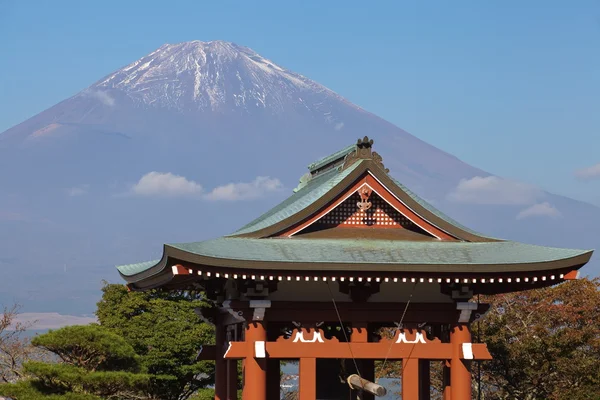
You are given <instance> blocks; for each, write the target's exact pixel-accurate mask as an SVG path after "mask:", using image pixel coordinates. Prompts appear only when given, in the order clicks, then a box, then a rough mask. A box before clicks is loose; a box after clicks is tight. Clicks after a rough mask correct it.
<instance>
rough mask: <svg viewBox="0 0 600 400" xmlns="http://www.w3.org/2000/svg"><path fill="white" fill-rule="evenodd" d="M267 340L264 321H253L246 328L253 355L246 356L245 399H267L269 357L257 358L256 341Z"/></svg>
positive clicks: (250, 350) (248, 343)
mask: <svg viewBox="0 0 600 400" xmlns="http://www.w3.org/2000/svg"><path fill="white" fill-rule="evenodd" d="M266 341H267V330H266V329H265V327H264V326H263V323H262V322H258V321H252V322H249V323H248V326H247V328H246V344H247V346H248V349H249V353H250V354H252V355H253V357H246V360H245V361H246V362H245V365H244V389H243V392H242V399H243V400H266V398H267V365H266V364H267V359H266V358H256V357H254V356H256V354H255V351H256V346H257V345H256V343H257V342H259V344H258V346H260V342H263V344H264V343H265V342H266Z"/></svg>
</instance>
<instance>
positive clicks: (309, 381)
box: [298, 358, 317, 400]
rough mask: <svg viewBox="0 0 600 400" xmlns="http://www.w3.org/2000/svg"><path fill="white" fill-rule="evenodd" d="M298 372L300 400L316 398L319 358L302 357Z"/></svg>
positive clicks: (313, 399)
mask: <svg viewBox="0 0 600 400" xmlns="http://www.w3.org/2000/svg"><path fill="white" fill-rule="evenodd" d="M298 372H299V374H298V375H299V381H300V382H298V388H299V389H300V393H299V394H300V396H299V400H315V399H316V398H317V360H316V359H315V358H301V359H300V367H299V371H298Z"/></svg>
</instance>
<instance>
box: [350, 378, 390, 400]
mask: <svg viewBox="0 0 600 400" xmlns="http://www.w3.org/2000/svg"><path fill="white" fill-rule="evenodd" d="M347 381H348V385H350V387H351V388H352V389H354V390H364V391H365V392H368V393H371V394H372V395H375V396H377V397H383V396H385V395H386V394H387V390H386V388H384V387H383V386H381V385H378V384H376V383H373V382H371V381H368V380H366V379H363V378H361V377H360V376H358V375H356V374H352V375H350V376H349V377H348V380H347Z"/></svg>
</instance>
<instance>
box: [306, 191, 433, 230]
mask: <svg viewBox="0 0 600 400" xmlns="http://www.w3.org/2000/svg"><path fill="white" fill-rule="evenodd" d="M363 188H365V189H366V188H367V186H363ZM371 192H372V191H371ZM367 204H368V206H367ZM314 225H317V226H320V227H323V228H333V227H341V228H343V227H350V228H384V229H385V228H387V229H394V228H395V229H408V230H411V231H413V232H418V233H421V234H426V235H427V232H425V231H424V230H423V229H421V228H419V227H418V226H417V225H416V224H414V223H413V222H412V221H411V220H409V219H408V218H406V217H405V216H404V215H402V214H401V213H400V212H398V210H396V209H395V208H394V207H392V206H391V205H390V204H389V203H388V202H386V201H385V200H384V199H382V198H381V197H379V195H378V194H377V193H374V192H372V193H371V195H370V196H369V197H368V198H367V202H365V203H363V200H362V199H361V194H360V193H359V191H357V192H355V193H354V194H352V195H351V196H350V197H348V198H347V199H346V200H344V202H342V203H341V204H340V205H338V206H337V207H335V208H334V209H333V210H331V211H329V212H328V213H327V214H325V215H324V216H322V217H321V218H320V219H319V220H317V221H316V222H315V223H314Z"/></svg>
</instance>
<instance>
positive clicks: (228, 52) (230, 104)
mask: <svg viewBox="0 0 600 400" xmlns="http://www.w3.org/2000/svg"><path fill="white" fill-rule="evenodd" d="M90 90H92V91H94V90H95V91H111V90H119V91H122V92H124V93H126V95H127V96H128V97H129V98H131V99H133V100H134V101H135V102H136V103H138V104H142V105H146V106H159V107H167V108H171V109H173V108H174V109H178V110H180V111H197V110H210V111H225V110H232V109H236V108H240V109H244V110H247V111H250V110H251V109H253V108H264V109H270V110H271V111H273V112H278V111H279V112H280V111H283V110H285V109H286V107H289V106H294V107H295V106H302V107H307V106H308V107H310V106H311V104H308V105H307V104H306V103H305V102H304V100H303V95H306V93H309V94H314V93H315V92H316V93H318V94H319V95H321V96H323V95H325V96H326V97H329V96H331V97H336V98H337V99H338V100H339V99H341V98H340V96H338V95H336V94H335V93H334V92H332V91H330V90H329V89H327V88H325V87H324V86H322V85H319V84H318V83H316V82H313V81H311V80H310V79H307V78H305V77H304V76H302V75H299V74H296V73H294V72H291V71H288V70H286V69H285V68H282V67H280V66H278V65H277V64H275V63H274V62H272V61H270V60H268V59H266V58H264V57H262V56H260V55H259V54H258V53H256V52H255V51H253V50H251V49H249V48H247V47H242V46H238V45H236V44H234V43H230V42H225V41H210V42H202V41H198V40H196V41H191V42H184V43H178V44H165V45H163V46H161V47H160V48H158V49H157V50H155V51H153V52H152V53H150V54H148V55H147V56H145V57H142V58H141V59H139V60H137V61H135V62H133V63H131V64H129V65H127V66H125V67H124V68H121V69H120V70H118V71H116V72H115V73H113V74H111V75H109V76H107V77H105V78H104V79H102V80H100V81H99V82H97V83H96V84H94V85H93V86H91V87H90V88H89V89H88V91H90ZM348 104H349V103H348Z"/></svg>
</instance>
